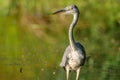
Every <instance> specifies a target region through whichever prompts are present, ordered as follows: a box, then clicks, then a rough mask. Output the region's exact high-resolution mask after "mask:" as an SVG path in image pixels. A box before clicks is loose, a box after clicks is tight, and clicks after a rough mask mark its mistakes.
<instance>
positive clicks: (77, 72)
mask: <svg viewBox="0 0 120 80" xmlns="http://www.w3.org/2000/svg"><path fill="white" fill-rule="evenodd" d="M80 69H81V67H79V68H78V69H77V70H76V80H78V79H79V74H80Z"/></svg>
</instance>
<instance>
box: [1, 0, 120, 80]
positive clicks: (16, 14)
mask: <svg viewBox="0 0 120 80" xmlns="http://www.w3.org/2000/svg"><path fill="white" fill-rule="evenodd" d="M69 4H76V5H77V6H78V7H79V9H80V18H79V21H78V23H77V25H76V28H75V30H74V35H75V39H76V40H77V41H80V42H81V43H82V44H83V45H84V47H85V48H86V53H87V60H86V64H85V65H84V67H82V70H81V73H80V80H119V79H120V0H57V1H56V2H55V0H0V80H65V71H64V70H63V69H62V68H60V67H59V63H60V61H61V58H62V55H63V53H64V50H65V48H66V47H67V46H68V45H69V41H68V29H69V24H70V22H71V20H72V16H70V15H62V14H59V15H51V13H52V12H54V11H56V10H59V9H61V8H64V7H66V6H67V5H69ZM70 80H75V72H74V71H73V72H71V74H70Z"/></svg>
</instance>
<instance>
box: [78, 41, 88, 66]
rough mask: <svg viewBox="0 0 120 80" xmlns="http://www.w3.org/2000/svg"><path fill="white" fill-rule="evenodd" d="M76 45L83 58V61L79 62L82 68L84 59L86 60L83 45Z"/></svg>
mask: <svg viewBox="0 0 120 80" xmlns="http://www.w3.org/2000/svg"><path fill="white" fill-rule="evenodd" d="M76 45H77V47H78V48H79V49H80V50H81V51H80V55H81V56H83V59H82V60H81V66H82V65H84V63H85V59H86V52H85V48H84V47H83V45H82V44H80V43H79V42H77V43H76Z"/></svg>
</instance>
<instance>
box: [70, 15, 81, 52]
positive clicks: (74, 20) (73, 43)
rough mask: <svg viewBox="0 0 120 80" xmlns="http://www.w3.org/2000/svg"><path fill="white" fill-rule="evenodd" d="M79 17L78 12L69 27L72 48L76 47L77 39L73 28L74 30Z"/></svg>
mask: <svg viewBox="0 0 120 80" xmlns="http://www.w3.org/2000/svg"><path fill="white" fill-rule="evenodd" d="M78 17H79V14H78V13H75V14H73V21H72V23H71V25H70V28H69V41H70V46H71V48H72V50H74V49H75V39H74V37H73V30H74V27H75V25H76V23H77V21H78Z"/></svg>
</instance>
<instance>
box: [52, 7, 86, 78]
mask: <svg viewBox="0 0 120 80" xmlns="http://www.w3.org/2000/svg"><path fill="white" fill-rule="evenodd" d="M57 13H65V14H72V15H73V21H72V23H71V24H70V27H69V43H70V45H69V46H68V47H67V48H66V50H65V52H64V55H63V58H62V61H61V63H60V66H61V67H63V68H64V69H65V71H66V79H67V80H68V78H69V72H70V71H71V70H75V71H76V80H78V79H79V73H80V69H81V66H83V65H84V63H85V59H86V53H85V49H84V47H83V45H82V44H81V43H79V42H76V41H75V39H74V36H73V29H74V28H75V25H76V23H77V21H78V17H79V13H80V12H79V9H78V7H77V6H76V5H69V6H67V7H66V8H64V9H61V10H59V11H56V12H54V13H53V14H57Z"/></svg>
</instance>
